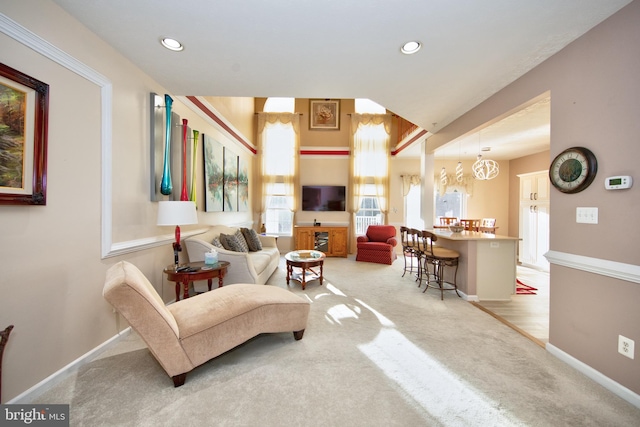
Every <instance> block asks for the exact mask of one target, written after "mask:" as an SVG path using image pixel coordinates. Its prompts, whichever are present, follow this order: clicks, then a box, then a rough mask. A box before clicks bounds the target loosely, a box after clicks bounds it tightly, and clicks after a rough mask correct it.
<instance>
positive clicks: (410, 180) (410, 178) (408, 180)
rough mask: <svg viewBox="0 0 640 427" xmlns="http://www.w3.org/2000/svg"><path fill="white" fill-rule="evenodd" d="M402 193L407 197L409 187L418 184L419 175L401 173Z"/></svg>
mask: <svg viewBox="0 0 640 427" xmlns="http://www.w3.org/2000/svg"><path fill="white" fill-rule="evenodd" d="M401 178H402V195H403V196H404V197H407V195H408V194H409V191H411V187H414V186H419V185H420V175H402V176H401Z"/></svg>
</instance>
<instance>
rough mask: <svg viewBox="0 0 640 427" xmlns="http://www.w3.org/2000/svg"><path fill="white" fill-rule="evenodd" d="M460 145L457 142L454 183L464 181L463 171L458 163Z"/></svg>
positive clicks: (460, 163) (459, 162)
mask: <svg viewBox="0 0 640 427" xmlns="http://www.w3.org/2000/svg"><path fill="white" fill-rule="evenodd" d="M461 145H462V144H461V143H460V142H459V143H458V164H457V165H456V181H458V182H462V180H463V179H464V175H463V173H464V171H463V170H462V162H461V161H460V150H461V148H460V146H461Z"/></svg>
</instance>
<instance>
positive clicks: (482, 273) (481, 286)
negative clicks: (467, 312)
mask: <svg viewBox="0 0 640 427" xmlns="http://www.w3.org/2000/svg"><path fill="white" fill-rule="evenodd" d="M428 231H430V232H431V233H433V234H434V235H435V236H436V239H437V240H436V242H435V244H436V245H438V246H441V247H443V248H447V249H453V250H455V251H458V252H459V253H460V258H459V259H458V276H457V285H458V290H459V291H460V292H461V293H463V294H464V295H465V296H466V299H467V300H469V301H509V300H510V299H511V295H513V294H515V292H516V263H517V245H518V241H519V239H518V238H517V237H510V236H501V235H498V234H489V233H480V232H477V231H463V232H461V233H453V232H451V231H449V230H447V229H441V228H438V229H432V230H428ZM454 270H455V267H448V268H447V269H446V271H445V280H447V281H452V280H453V272H454Z"/></svg>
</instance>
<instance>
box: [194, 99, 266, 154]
mask: <svg viewBox="0 0 640 427" xmlns="http://www.w3.org/2000/svg"><path fill="white" fill-rule="evenodd" d="M187 99H188V100H189V101H191V102H193V104H194V105H195V106H196V107H198V108H199V109H200V110H201V111H202V112H203V113H205V114H206V115H207V116H209V117H210V118H211V119H212V120H213V121H214V122H216V123H217V124H218V125H220V127H222V128H223V129H224V130H225V131H226V132H227V133H228V134H229V135H231V136H232V137H234V138H235V139H236V141H238V142H239V143H240V144H242V145H244V146H245V147H247V149H249V151H251V153H252V154H256V153H257V150H256V149H255V148H254V147H253V146H252V145H251V144H249V143H248V142H247V141H245V140H244V139H243V138H242V137H241V136H240V135H238V134H237V133H236V132H235V131H234V130H233V129H231V128H230V127H229V125H227V124H226V123H225V122H224V121H223V120H222V119H221V118H220V117H218V116H216V115H215V114H214V113H213V111H211V110H209V109H208V108H207V107H206V106H205V105H204V104H203V103H202V102H200V100H199V99H198V98H196V97H195V96H187Z"/></svg>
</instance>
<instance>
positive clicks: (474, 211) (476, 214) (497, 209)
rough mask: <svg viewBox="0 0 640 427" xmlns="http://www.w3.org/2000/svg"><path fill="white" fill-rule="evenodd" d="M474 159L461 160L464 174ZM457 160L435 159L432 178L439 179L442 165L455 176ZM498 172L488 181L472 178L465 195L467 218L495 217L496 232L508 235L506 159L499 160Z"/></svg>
mask: <svg viewBox="0 0 640 427" xmlns="http://www.w3.org/2000/svg"><path fill="white" fill-rule="evenodd" d="M474 161H475V160H473V161H472V160H465V161H462V167H463V171H464V174H465V175H469V174H471V166H472V165H473V163H474ZM457 165H458V161H457V160H438V159H436V160H435V163H434V177H435V178H434V180H435V182H436V184H437V183H438V182H439V181H440V171H441V170H442V168H443V167H444V168H445V169H446V172H447V174H453V175H454V176H455V170H456V166H457ZM499 165H500V173H499V174H498V176H497V177H495V178H494V179H491V180H488V181H479V180H473V181H472V182H473V184H472V186H471V187H470V188H469V197H467V218H470V219H482V218H495V219H496V225H497V226H498V234H504V235H509V168H510V164H509V162H508V161H500V162H499Z"/></svg>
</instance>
